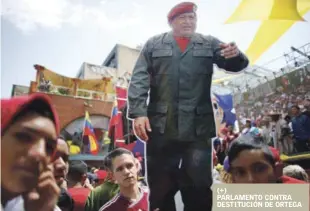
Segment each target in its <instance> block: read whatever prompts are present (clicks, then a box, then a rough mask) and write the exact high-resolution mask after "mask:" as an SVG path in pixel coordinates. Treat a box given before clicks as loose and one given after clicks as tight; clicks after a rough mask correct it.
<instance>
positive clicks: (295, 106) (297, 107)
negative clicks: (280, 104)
mask: <svg viewBox="0 0 310 211" xmlns="http://www.w3.org/2000/svg"><path fill="white" fill-rule="evenodd" d="M292 108H296V109H297V110H298V111H299V110H300V108H299V106H298V105H292V106H291V109H292Z"/></svg>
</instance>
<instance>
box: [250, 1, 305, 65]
mask: <svg viewBox="0 0 310 211" xmlns="http://www.w3.org/2000/svg"><path fill="white" fill-rule="evenodd" d="M309 10H310V0H299V1H298V11H299V13H300V14H301V15H302V16H304V15H305V14H306V13H307V12H309ZM294 23H296V21H264V22H263V23H262V24H261V26H260V28H259V29H258V31H257V33H256V35H255V37H254V39H253V41H252V43H251V44H250V46H249V48H248V49H247V51H246V55H247V56H248V57H249V60H250V63H251V64H254V63H255V62H256V61H257V60H258V59H259V58H260V56H261V55H262V54H263V53H264V52H266V51H267V50H268V49H269V48H270V47H271V46H272V45H273V44H274V43H275V42H276V41H277V40H279V39H280V37H281V36H282V35H283V34H284V33H285V32H287V31H288V30H289V29H290V28H291V27H292V26H293V25H294Z"/></svg>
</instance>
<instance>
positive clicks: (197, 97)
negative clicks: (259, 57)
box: [128, 2, 249, 211]
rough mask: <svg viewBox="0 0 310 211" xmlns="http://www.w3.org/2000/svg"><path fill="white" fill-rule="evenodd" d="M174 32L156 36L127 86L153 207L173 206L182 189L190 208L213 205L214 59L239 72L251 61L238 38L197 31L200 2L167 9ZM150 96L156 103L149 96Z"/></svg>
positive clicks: (186, 206)
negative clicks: (226, 38) (144, 149)
mask: <svg viewBox="0 0 310 211" xmlns="http://www.w3.org/2000/svg"><path fill="white" fill-rule="evenodd" d="M168 21H169V24H170V26H171V28H172V31H171V32H168V33H163V34H160V35H157V36H154V37H152V38H151V39H149V40H148V41H147V42H146V44H145V46H144V48H143V49H142V52H141V54H140V56H139V58H138V60H137V63H136V65H135V68H134V70H133V75H132V78H131V83H130V85H129V89H128V102H129V108H128V117H129V118H130V119H134V131H135V134H136V135H137V136H138V137H139V138H141V139H142V140H145V141H147V176H148V184H149V186H150V189H151V195H150V210H154V209H156V208H159V210H160V211H174V210H175V203H174V195H175V193H176V192H177V191H178V190H180V192H181V195H182V200H183V203H184V210H186V211H194V210H204V211H208V210H211V208H212V192H211V190H210V186H211V184H212V176H211V170H212V165H211V163H212V153H211V152H212V141H211V138H213V137H215V136H216V135H215V123H214V117H213V108H212V103H211V93H210V92H211V90H210V89H211V82H212V74H213V64H214V63H215V64H216V65H217V66H218V67H220V68H223V69H225V70H227V71H229V72H240V71H241V70H242V69H244V68H246V67H247V66H248V63H249V62H248V59H247V58H246V56H245V55H244V54H242V53H241V52H240V51H239V50H238V48H237V47H236V45H235V44H234V43H229V44H225V43H223V42H221V41H219V40H218V39H216V38H215V37H212V36H205V35H201V34H198V33H195V30H196V22H197V17H196V5H195V4H193V3H190V2H185V3H181V4H178V5H177V6H175V7H174V8H172V10H171V11H170V12H169V14H168ZM148 97H149V102H148V103H147V101H148Z"/></svg>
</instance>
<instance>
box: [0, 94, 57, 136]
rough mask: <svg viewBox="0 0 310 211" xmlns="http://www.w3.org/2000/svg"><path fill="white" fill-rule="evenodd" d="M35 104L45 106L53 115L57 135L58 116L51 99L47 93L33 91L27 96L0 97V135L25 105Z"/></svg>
mask: <svg viewBox="0 0 310 211" xmlns="http://www.w3.org/2000/svg"><path fill="white" fill-rule="evenodd" d="M33 104H36V105H38V108H39V107H42V106H44V107H45V106H46V107H47V108H48V109H49V110H50V112H51V113H52V116H53V121H54V124H55V127H56V132H57V136H59V132H60V128H59V117H58V114H57V112H56V110H55V108H54V107H53V106H52V101H51V99H50V98H49V97H48V95H45V94H41V93H35V94H31V95H27V96H19V97H12V98H9V99H1V136H2V135H3V131H5V129H7V127H8V126H9V125H10V124H11V123H12V120H13V119H14V117H16V116H17V115H18V114H20V112H22V111H23V109H25V108H27V106H30V105H33Z"/></svg>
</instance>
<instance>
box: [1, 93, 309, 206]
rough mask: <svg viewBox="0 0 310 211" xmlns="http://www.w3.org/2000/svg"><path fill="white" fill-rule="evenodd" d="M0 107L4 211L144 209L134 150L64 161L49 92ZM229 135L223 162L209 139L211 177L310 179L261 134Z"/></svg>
mask: <svg viewBox="0 0 310 211" xmlns="http://www.w3.org/2000/svg"><path fill="white" fill-rule="evenodd" d="M1 107H2V110H1V137H2V142H1V144H2V147H1V154H2V159H1V165H2V167H1V191H2V196H1V204H2V210H4V211H19V210H20V211H22V210H25V211H30V210H31V211H36V210H37V211H42V210H46V211H52V210H53V211H60V210H61V211H84V210H85V211H103V210H110V211H121V210H132V211H134V210H139V209H140V210H148V197H149V193H150V190H149V188H148V187H147V184H146V182H145V180H144V177H143V175H141V170H142V168H141V162H140V161H139V160H138V159H137V158H135V156H134V155H133V153H132V152H131V151H129V150H127V149H124V148H116V149H114V150H113V151H111V152H109V154H108V155H107V156H106V157H105V160H104V168H103V169H98V168H97V169H96V168H94V167H91V166H88V165H87V164H86V163H85V162H83V161H69V147H68V144H67V143H66V142H65V140H64V139H63V137H61V136H59V119H58V115H57V113H56V111H55V110H54V109H53V107H52V104H51V101H50V100H49V98H48V97H47V96H45V95H42V94H32V95H29V96H24V97H15V98H11V99H3V100H1ZM231 131H232V128H231V127H228V129H227V133H230V134H233V133H232V132H231ZM230 139H231V142H229V143H230V144H229V145H228V146H227V148H226V152H227V154H225V155H224V157H223V158H224V159H223V161H221V155H220V154H218V153H216V151H217V149H218V145H217V142H216V141H214V153H213V167H214V170H213V180H214V182H216V183H308V182H309V181H308V175H307V173H306V171H305V170H304V169H303V168H302V167H300V166H298V165H290V166H286V167H284V166H283V163H282V162H281V160H280V156H279V151H278V150H276V149H275V148H273V147H270V146H268V145H267V144H265V142H264V141H263V137H261V136H256V135H255V134H254V133H252V132H250V133H247V134H242V135H239V136H237V135H235V134H234V135H233V136H230ZM217 152H218V151H217ZM142 165H143V164H142ZM256 165H259V167H257V166H256ZM256 169H259V171H256ZM12 172H14V174H12ZM157 210H158V209H157Z"/></svg>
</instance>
